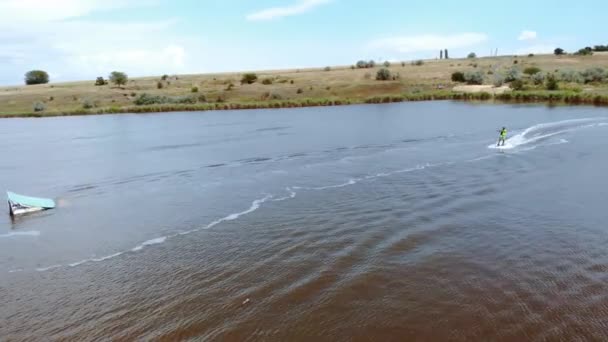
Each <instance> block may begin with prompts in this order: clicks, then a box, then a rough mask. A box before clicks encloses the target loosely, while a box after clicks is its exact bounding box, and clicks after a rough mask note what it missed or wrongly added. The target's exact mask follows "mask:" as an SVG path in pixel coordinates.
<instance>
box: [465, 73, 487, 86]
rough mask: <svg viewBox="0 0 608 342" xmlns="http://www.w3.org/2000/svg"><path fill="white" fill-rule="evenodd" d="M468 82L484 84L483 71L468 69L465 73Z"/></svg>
mask: <svg viewBox="0 0 608 342" xmlns="http://www.w3.org/2000/svg"><path fill="white" fill-rule="evenodd" d="M464 80H465V81H466V82H467V84H483V73H482V72H481V71H467V72H465V73H464Z"/></svg>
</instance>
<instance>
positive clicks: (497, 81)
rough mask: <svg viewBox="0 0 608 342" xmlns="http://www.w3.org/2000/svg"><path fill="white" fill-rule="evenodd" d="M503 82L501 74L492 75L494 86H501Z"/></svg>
mask: <svg viewBox="0 0 608 342" xmlns="http://www.w3.org/2000/svg"><path fill="white" fill-rule="evenodd" d="M504 83H505V79H504V78H503V77H502V76H501V75H496V76H494V82H493V84H494V86H495V87H501V86H502V85H503V84H504Z"/></svg>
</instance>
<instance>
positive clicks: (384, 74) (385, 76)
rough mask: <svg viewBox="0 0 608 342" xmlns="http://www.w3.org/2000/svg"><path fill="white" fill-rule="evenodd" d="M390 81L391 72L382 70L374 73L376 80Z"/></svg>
mask: <svg viewBox="0 0 608 342" xmlns="http://www.w3.org/2000/svg"><path fill="white" fill-rule="evenodd" d="M390 79H391V72H390V71H388V69H385V68H382V69H380V70H378V72H377V73H376V80H378V81H388V80H390Z"/></svg>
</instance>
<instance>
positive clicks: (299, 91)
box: [296, 88, 304, 94]
mask: <svg viewBox="0 0 608 342" xmlns="http://www.w3.org/2000/svg"><path fill="white" fill-rule="evenodd" d="M303 92H304V90H302V88H298V90H297V91H296V93H298V94H302V93H303Z"/></svg>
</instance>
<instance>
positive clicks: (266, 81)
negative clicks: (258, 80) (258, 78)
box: [262, 78, 273, 85]
mask: <svg viewBox="0 0 608 342" xmlns="http://www.w3.org/2000/svg"><path fill="white" fill-rule="evenodd" d="M272 82H273V80H272V78H265V79H263V80H262V84H263V85H271V84H272Z"/></svg>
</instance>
